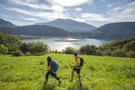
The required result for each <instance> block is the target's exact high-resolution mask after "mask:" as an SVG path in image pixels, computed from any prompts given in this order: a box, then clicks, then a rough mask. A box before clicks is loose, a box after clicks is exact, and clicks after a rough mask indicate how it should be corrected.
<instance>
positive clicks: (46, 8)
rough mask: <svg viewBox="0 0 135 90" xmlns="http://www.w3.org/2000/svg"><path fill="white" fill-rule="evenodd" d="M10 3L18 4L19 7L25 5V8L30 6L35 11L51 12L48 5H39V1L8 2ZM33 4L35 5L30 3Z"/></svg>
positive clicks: (17, 0)
mask: <svg viewBox="0 0 135 90" xmlns="http://www.w3.org/2000/svg"><path fill="white" fill-rule="evenodd" d="M8 1H9V3H12V4H17V5H24V6H28V7H31V8H34V9H40V10H50V7H49V6H47V5H46V4H37V0H36V1H35V0H25V1H23V0H8ZM30 2H33V3H30Z"/></svg>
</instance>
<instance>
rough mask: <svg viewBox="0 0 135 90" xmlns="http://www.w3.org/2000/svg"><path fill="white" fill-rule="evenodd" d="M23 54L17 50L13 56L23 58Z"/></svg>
mask: <svg viewBox="0 0 135 90" xmlns="http://www.w3.org/2000/svg"><path fill="white" fill-rule="evenodd" d="M21 55H22V53H21V51H19V50H17V51H16V52H14V53H13V56H21Z"/></svg>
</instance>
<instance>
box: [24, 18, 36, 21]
mask: <svg viewBox="0 0 135 90" xmlns="http://www.w3.org/2000/svg"><path fill="white" fill-rule="evenodd" d="M24 19H25V20H28V21H38V20H37V19H35V18H24Z"/></svg>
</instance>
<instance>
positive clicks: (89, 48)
mask: <svg viewBox="0 0 135 90" xmlns="http://www.w3.org/2000/svg"><path fill="white" fill-rule="evenodd" d="M97 50H98V48H97V47H96V46H95V45H85V46H82V47H81V48H80V52H81V53H82V54H87V55H95V54H96V52H97Z"/></svg>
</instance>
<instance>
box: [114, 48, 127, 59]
mask: <svg viewBox="0 0 135 90" xmlns="http://www.w3.org/2000/svg"><path fill="white" fill-rule="evenodd" d="M112 56H116V57H125V56H126V54H125V51H124V50H121V49H116V50H114V51H113V52H112Z"/></svg>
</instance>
